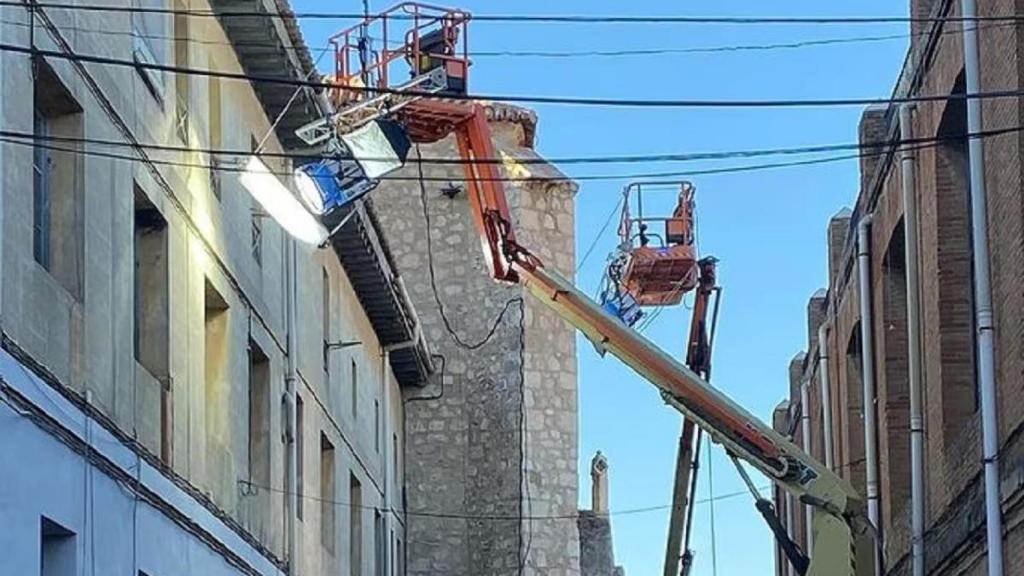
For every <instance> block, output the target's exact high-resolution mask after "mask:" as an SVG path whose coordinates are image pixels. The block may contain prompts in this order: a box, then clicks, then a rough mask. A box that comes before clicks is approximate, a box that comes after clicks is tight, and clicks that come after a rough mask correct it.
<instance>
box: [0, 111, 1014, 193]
mask: <svg viewBox="0 0 1024 576" xmlns="http://www.w3.org/2000/svg"><path fill="white" fill-rule="evenodd" d="M1021 131H1024V125H1022V126H1016V127H1011V128H1000V129H992V130H985V131H982V132H978V133H976V134H969V135H967V136H966V138H968V139H970V138H990V137H995V136H1001V135H1005V134H1010V133H1016V132H1021ZM962 138H964V136H962V135H961V136H957V137H951V136H943V137H936V138H930V139H922V142H923V143H922V144H921V145H919V146H913V147H907V148H908V149H911V150H925V149H929V148H934V147H936V146H937V145H938V144H939V143H941V142H943V141H948V140H956V139H962ZM44 139H45V138H37V139H36V140H44ZM0 142H5V143H8V144H14V145H21V146H33V147H42V148H46V149H49V150H56V151H61V152H69V153H74V154H79V155H82V156H94V157H99V158H110V159H115V160H125V161H131V162H147V163H151V164H154V165H163V166H176V167H182V168H200V169H204V170H217V171H220V172H235V173H242V172H244V171H245V170H244V168H243V167H242V166H240V165H239V166H230V165H227V164H223V165H216V166H211V165H209V164H203V163H201V162H184V161H170V160H160V159H155V158H139V157H136V156H132V155H128V154H116V153H110V152H101V151H95V150H83V149H78V148H68V147H60V146H55V145H52V144H44V143H43V142H41V141H29V140H25V139H24V134H20V135H19V137H18V138H11V137H4V136H0ZM896 144H898V143H897V142H896V141H893V144H892V145H889V146H887V147H886V148H885V149H882V150H880V151H878V152H865V153H860V154H847V155H837V156H827V157H823V158H812V159H808V160H797V161H792V162H771V163H761V164H749V165H741V166H727V167H721V168H708V169H700V170H687V171H673V172H652V173H632V174H596V175H595V174H584V175H580V176H573V177H572V178H571V180H572V181H576V182H584V181H609V180H610V181H622V180H637V179H649V178H654V179H657V178H680V177H694V176H703V175H714V174H732V173H741V172H756V171H761V170H771V169H777V168H788V167H797V166H810V165H817V164H828V163H834V162H841V161H846V160H855V159H861V158H872V157H878V156H885V155H888V154H890V153H891V152H892V150H893V146H894V145H896ZM131 147H132V148H135V147H136V146H134V145H132V146H131ZM139 147H143V148H144V146H139ZM877 148H882V147H881V146H878V147H877ZM269 172H270V173H271V174H275V175H277V176H281V177H291V175H292V174H291V173H290V172H281V171H273V170H270V171H269ZM379 180H382V181H417V180H420V178H417V177H415V176H413V177H404V176H383V177H381V178H379ZM422 180H423V181H425V182H445V183H448V182H452V181H463V182H465V181H467V180H466V178H465V177H464V176H461V177H459V176H451V177H424V178H422ZM478 181H488V182H491V181H496V182H548V181H550V179H548V178H542V177H502V178H487V179H478ZM669 183H671V182H669Z"/></svg>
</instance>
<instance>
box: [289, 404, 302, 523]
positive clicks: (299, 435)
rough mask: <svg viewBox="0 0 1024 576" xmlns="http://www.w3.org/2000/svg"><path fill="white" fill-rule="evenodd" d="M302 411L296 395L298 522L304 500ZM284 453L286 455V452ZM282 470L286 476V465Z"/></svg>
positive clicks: (296, 512)
mask: <svg viewBox="0 0 1024 576" xmlns="http://www.w3.org/2000/svg"><path fill="white" fill-rule="evenodd" d="M304 411H305V405H304V404H303V403H302V396H299V395H298V394H296V395H295V468H296V476H297V478H296V484H298V486H296V487H295V491H296V492H297V493H298V498H296V500H298V502H296V503H295V505H296V509H295V515H296V516H298V518H299V520H302V508H303V506H302V503H303V501H304V500H305V498H303V494H304V490H303V486H305V472H304V470H303V462H304V460H305V457H304V456H303V453H304V451H305V446H306V441H305V436H306V433H305V425H306V416H305V414H304ZM285 452H286V453H287V450H286V451H285ZM284 470H285V474H287V473H288V466H287V463H286V464H285V467H284Z"/></svg>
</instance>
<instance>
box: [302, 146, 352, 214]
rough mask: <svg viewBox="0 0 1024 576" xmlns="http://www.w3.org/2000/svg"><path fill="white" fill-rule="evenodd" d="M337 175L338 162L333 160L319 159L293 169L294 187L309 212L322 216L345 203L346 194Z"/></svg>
mask: <svg viewBox="0 0 1024 576" xmlns="http://www.w3.org/2000/svg"><path fill="white" fill-rule="evenodd" d="M337 176H338V164H337V162H336V161H334V160H321V161H319V162H314V163H312V164H306V165H305V166H300V167H298V168H296V169H295V187H296V188H298V190H299V197H300V198H302V202H303V203H304V204H305V205H306V207H307V208H309V211H310V212H312V213H313V214H316V215H317V216H323V215H324V214H326V213H328V212H330V211H331V210H334V209H335V208H337V207H338V206H341V205H343V204H344V203H345V201H346V200H347V196H346V194H345V191H344V190H342V188H341V185H340V183H339V182H338V178H337Z"/></svg>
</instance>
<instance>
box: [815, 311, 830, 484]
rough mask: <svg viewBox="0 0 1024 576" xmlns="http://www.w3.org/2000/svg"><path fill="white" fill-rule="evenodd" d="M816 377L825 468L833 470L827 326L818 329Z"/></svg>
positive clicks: (823, 325)
mask: <svg viewBox="0 0 1024 576" xmlns="http://www.w3.org/2000/svg"><path fill="white" fill-rule="evenodd" d="M818 377H819V378H820V381H819V382H820V383H821V413H822V425H823V427H824V428H825V434H824V436H823V437H822V440H823V441H824V443H825V467H826V468H828V469H829V470H833V469H834V463H833V460H832V450H833V447H832V388H831V385H830V384H829V379H828V325H827V324H822V325H821V327H820V328H818Z"/></svg>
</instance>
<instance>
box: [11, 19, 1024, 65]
mask: <svg viewBox="0 0 1024 576" xmlns="http://www.w3.org/2000/svg"><path fill="white" fill-rule="evenodd" d="M0 24H8V25H10V26H19V27H24V28H28V27H30V26H31V24H30V23H28V22H16V21H13V20H3V19H0ZM1016 25H1017V23H1016V22H1000V23H995V24H986V25H979V26H977V27H976V29H977V30H979V31H980V30H987V29H994V28H1004V27H1013V26H1016ZM60 29H61V30H63V31H68V32H82V33H87V34H97V35H101V36H112V37H131V38H145V39H147V40H172V41H175V42H186V43H189V44H196V45H207V46H232V47H243V48H245V47H254V48H274V49H284V50H286V51H304V50H307V49H308V50H311V51H314V50H321V49H322V50H331V49H333V48H334V47H333V46H332V45H331V44H330V43H328V44H326V45H325V46H322V47H319V48H317V47H313V46H309V47H306V46H291V45H289V46H282V45H281V44H280V43H277V42H261V41H258V40H244V39H238V40H233V41H226V40H214V39H207V38H197V37H195V36H187V37H180V36H173V35H167V34H143V33H140V32H136V31H134V30H133V31H121V30H104V29H101V28H92V27H88V26H74V25H66V26H60ZM961 32H962V31H961V29H959V28H943V29H942V30H941V31H939V32H938V33H937V34H938V35H940V36H944V35H947V34H960V33H961ZM930 35H931V33H930V32H921V33H917V34H884V35H874V36H845V37H838V38H822V39H813V40H800V41H793V42H779V43H766V44H737V45H723V46H694V47H688V48H636V49H623V50H562V51H559V50H554V51H551V50H497V51H486V50H484V51H474V52H473V57H474V58H560V59H565V58H617V57H628V56H664V55H683V54H720V53H731V52H765V51H774V50H795V49H800V48H811V47H816V46H831V45H843V44H860V43H874V42H885V41H891V40H906V39H911V38H915V37H922V38H924V37H929V36H930ZM372 39H373V40H374V41H378V42H383V39H381V38H372ZM389 44H390V45H391V46H394V47H401V46H405V43H404V42H397V41H394V42H389Z"/></svg>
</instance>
